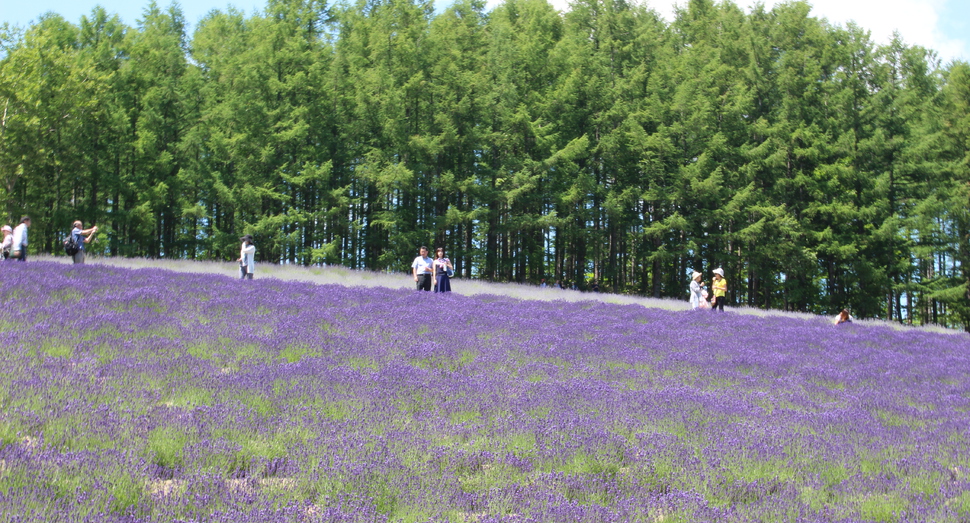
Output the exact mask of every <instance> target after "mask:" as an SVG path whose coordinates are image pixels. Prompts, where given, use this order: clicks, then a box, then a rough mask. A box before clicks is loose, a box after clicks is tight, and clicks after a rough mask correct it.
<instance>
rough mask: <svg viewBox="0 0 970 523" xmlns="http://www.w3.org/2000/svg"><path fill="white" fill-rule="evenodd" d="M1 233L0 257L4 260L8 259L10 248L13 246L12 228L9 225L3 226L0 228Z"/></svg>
mask: <svg viewBox="0 0 970 523" xmlns="http://www.w3.org/2000/svg"><path fill="white" fill-rule="evenodd" d="M0 231H3V243H0V257H3V259H4V260H6V259H7V258H9V257H10V247H12V246H13V228H11V227H10V226H9V225H4V226H3V227H2V228H0Z"/></svg>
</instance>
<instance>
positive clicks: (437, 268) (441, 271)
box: [431, 247, 455, 292]
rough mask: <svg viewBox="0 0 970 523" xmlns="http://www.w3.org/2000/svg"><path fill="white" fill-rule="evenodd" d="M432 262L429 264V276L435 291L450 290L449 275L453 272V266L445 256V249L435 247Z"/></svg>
mask: <svg viewBox="0 0 970 523" xmlns="http://www.w3.org/2000/svg"><path fill="white" fill-rule="evenodd" d="M434 252H435V257H434V263H432V264H431V278H432V279H433V280H434V291H435V292H451V275H452V274H454V273H455V266H454V265H452V264H451V260H449V259H448V258H445V249H444V248H443V247H438V248H437V249H435V251H434Z"/></svg>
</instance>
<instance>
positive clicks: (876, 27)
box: [0, 0, 970, 63]
mask: <svg viewBox="0 0 970 523" xmlns="http://www.w3.org/2000/svg"><path fill="white" fill-rule="evenodd" d="M438 1H439V2H440V3H446V2H447V1H448V0H438ZM551 1H552V3H553V4H554V5H556V6H557V7H558V8H560V9H565V8H567V7H568V0H551ZM646 1H647V5H649V6H650V7H652V8H653V9H656V10H657V11H658V12H659V13H660V14H662V15H663V16H664V17H665V18H667V19H668V20H670V19H671V17H672V13H673V11H674V8H673V6H674V4H675V3H677V4H684V3H686V1H687V0H679V1H678V0H646ZM734 1H735V3H737V4H739V5H741V6H742V7H746V8H747V7H750V6H751V5H752V4H754V3H755V0H734ZM763 1H764V4H765V5H766V6H768V7H771V6H772V5H774V4H775V3H778V1H780V0H763ZM497 2H498V0H489V4H490V5H491V4H495V3H497ZM158 3H159V5H160V6H162V7H167V6H168V5H169V2H168V1H167V0H162V1H159V2H158ZM810 3H811V4H812V5H813V11H812V14H813V15H815V16H818V17H822V18H826V19H828V20H829V21H830V22H832V23H836V24H844V23H845V22H847V21H850V20H854V21H855V22H856V23H857V24H858V25H860V26H862V27H864V28H866V29H869V30H870V31H871V32H872V37H873V39H874V40H875V41H876V42H877V43H885V42H887V41H888V40H889V38H890V35H892V33H893V31H899V33H900V34H901V35H902V37H903V39H904V40H905V41H906V43H908V44H917V45H922V46H924V47H928V48H930V49H934V50H936V51H937V53H938V54H939V56H940V58H941V59H942V60H943V61H944V63H945V62H949V61H950V60H954V59H961V60H967V61H970V36H968V34H970V0H810ZM98 4H100V5H101V6H103V7H104V8H105V9H106V10H107V11H108V12H109V13H115V14H118V15H119V16H120V17H121V19H122V20H123V21H124V22H125V23H127V24H129V25H134V24H135V23H136V21H137V20H138V18H139V17H140V16H141V14H142V12H143V10H144V8H145V6H147V5H148V1H147V0H146V1H144V2H140V1H139V0H100V1H97V0H91V1H90V2H89V1H86V0H0V22H10V23H12V24H16V25H20V26H26V25H28V24H29V23H30V22H31V21H36V20H37V19H38V18H39V17H40V15H41V14H43V13H46V12H48V11H53V12H55V13H58V14H60V15H61V16H63V17H64V18H66V19H68V20H69V21H71V22H75V23H77V22H78V21H79V20H80V19H81V15H86V14H89V13H90V12H91V9H92V8H93V7H94V6H95V5H98ZM181 5H182V11H183V12H184V13H185V17H186V20H187V21H188V22H189V23H190V24H192V25H193V26H194V24H195V23H196V22H197V21H198V20H199V19H200V18H202V16H204V15H205V14H206V13H207V12H209V11H210V10H212V9H225V8H226V7H227V6H229V5H233V6H235V7H237V8H239V9H241V10H243V11H245V12H246V13H247V14H251V13H253V12H255V11H257V10H260V9H262V7H263V6H264V5H265V0H237V1H231V0H192V1H188V2H183V3H182V4H181Z"/></svg>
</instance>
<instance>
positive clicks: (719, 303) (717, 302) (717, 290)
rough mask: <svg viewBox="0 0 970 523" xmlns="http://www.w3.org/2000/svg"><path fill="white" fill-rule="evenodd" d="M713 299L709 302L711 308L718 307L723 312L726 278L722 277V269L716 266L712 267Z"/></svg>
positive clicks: (725, 299) (725, 298)
mask: <svg viewBox="0 0 970 523" xmlns="http://www.w3.org/2000/svg"><path fill="white" fill-rule="evenodd" d="M711 287H712V288H713V289H714V301H713V302H712V303H711V310H715V311H716V310H718V309H720V310H721V312H724V302H725V301H727V280H725V279H724V269H722V268H720V267H718V268H716V269H714V283H712V284H711Z"/></svg>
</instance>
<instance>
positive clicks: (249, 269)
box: [239, 234, 256, 280]
mask: <svg viewBox="0 0 970 523" xmlns="http://www.w3.org/2000/svg"><path fill="white" fill-rule="evenodd" d="M239 240H240V241H241V242H242V246H240V247H239V275H240V279H250V280H251V279H253V272H254V271H255V270H256V246H255V245H253V237H252V236H250V235H248V234H247V235H245V236H243V237H242V238H239Z"/></svg>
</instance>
